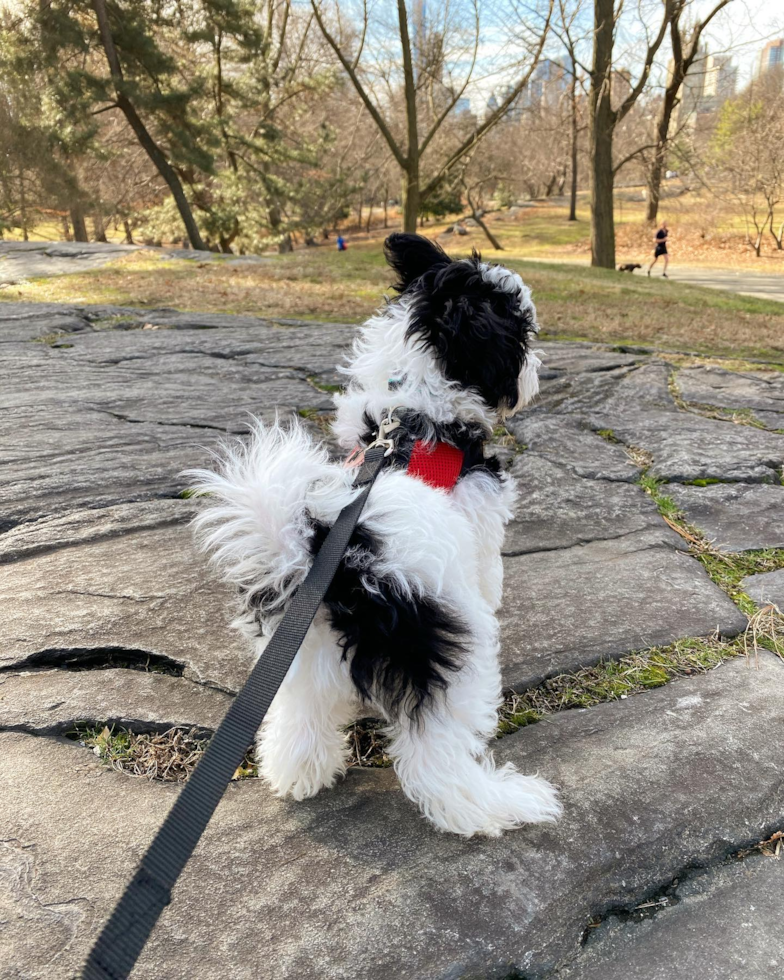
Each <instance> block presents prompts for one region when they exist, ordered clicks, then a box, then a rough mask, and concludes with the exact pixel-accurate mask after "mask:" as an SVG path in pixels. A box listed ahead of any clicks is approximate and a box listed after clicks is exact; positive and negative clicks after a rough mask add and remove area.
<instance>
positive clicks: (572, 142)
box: [556, 0, 584, 221]
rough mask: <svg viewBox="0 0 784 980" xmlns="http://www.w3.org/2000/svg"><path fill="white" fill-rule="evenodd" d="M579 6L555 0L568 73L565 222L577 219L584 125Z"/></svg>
mask: <svg viewBox="0 0 784 980" xmlns="http://www.w3.org/2000/svg"><path fill="white" fill-rule="evenodd" d="M582 8H583V2H582V0H576V2H575V3H574V4H573V5H572V6H571V8H570V7H569V6H568V5H567V3H566V0H558V12H559V17H558V25H557V28H556V33H557V34H558V37H559V38H560V40H561V43H562V44H563V46H564V48H565V49H566V53H567V55H568V58H569V63H568V65H567V71H568V72H569V158H570V171H571V181H570V186H569V218H568V220H569V221H577V184H578V157H579V145H578V143H579V137H580V132H581V131H582V129H583V128H584V127H583V126H582V125H581V124H580V94H578V86H580V78H579V75H578V62H577V46H578V44H579V43H580V41H581V40H582V39H583V38H581V37H579V36H578V31H579V24H580V21H581V14H582Z"/></svg>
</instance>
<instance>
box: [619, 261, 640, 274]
mask: <svg viewBox="0 0 784 980" xmlns="http://www.w3.org/2000/svg"><path fill="white" fill-rule="evenodd" d="M635 269H642V266H641V265H640V263H639V262H627V263H626V264H625V265H619V266H618V272H634V270H635Z"/></svg>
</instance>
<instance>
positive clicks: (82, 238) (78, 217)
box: [71, 201, 90, 242]
mask: <svg viewBox="0 0 784 980" xmlns="http://www.w3.org/2000/svg"><path fill="white" fill-rule="evenodd" d="M71 227H72V228H73V240H74V241H75V242H89V241H90V236H89V235H88V234H87V222H86V221H85V220H84V208H83V207H82V205H81V202H79V201H77V202H76V203H75V204H72V205H71Z"/></svg>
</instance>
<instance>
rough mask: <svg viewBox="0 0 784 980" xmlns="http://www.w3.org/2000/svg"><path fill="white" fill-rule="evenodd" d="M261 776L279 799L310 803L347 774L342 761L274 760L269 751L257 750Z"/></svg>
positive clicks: (341, 759)
mask: <svg viewBox="0 0 784 980" xmlns="http://www.w3.org/2000/svg"><path fill="white" fill-rule="evenodd" d="M256 761H257V762H258V766H259V775H260V776H261V777H262V778H263V779H264V780H265V781H266V782H267V784H268V785H269V787H270V789H271V790H272V792H273V793H274V794H275V795H276V796H284V797H288V798H289V799H292V800H307V799H310V798H311V797H312V796H315V795H316V794H317V793H318V792H319V791H320V790H322V789H331V788H332V787H333V786H334V785H335V783H336V782H337V780H338V778H339V777H340V776H342V775H343V774H344V773H345V771H346V764H345V761H344V760H343V758H342V757H341V758H339V759H312V758H307V759H298V760H295V759H294V758H292V757H291V756H289V757H287V758H274V757H273V756H272V755H271V754H270V753H269V752H264V751H263V750H262V751H261V752H259V751H257V753H256Z"/></svg>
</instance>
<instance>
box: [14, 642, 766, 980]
mask: <svg viewBox="0 0 784 980" xmlns="http://www.w3.org/2000/svg"><path fill="white" fill-rule="evenodd" d="M782 681H784V664H782V663H781V661H779V660H778V659H777V658H774V657H772V656H770V655H768V654H763V655H762V656H761V657H760V665H759V669H754V668H753V667H750V666H749V665H748V664H747V663H746V662H745V661H744V660H738V661H735V662H734V663H732V664H729V665H725V666H724V667H722V668H721V669H719V670H716V671H712V672H711V673H709V674H707V675H703V676H701V677H697V678H693V679H688V680H682V681H677V682H674V683H672V684H669V685H667V686H665V687H663V688H660V689H658V690H656V691H653V692H650V693H648V694H644V695H640V696H637V697H634V698H629V699H628V700H626V701H622V702H616V703H614V704H606V705H601V706H599V707H596V708H592V709H590V710H588V711H572V712H565V713H563V714H561V715H559V716H557V717H555V718H554V719H552V720H551V721H550V722H548V723H540V724H539V725H534V726H531V727H529V728H527V729H525V730H523V731H521V732H519V733H518V734H517V735H513V736H509V737H507V738H505V739H503V740H501V741H500V742H499V743H498V746H499V747H498V752H497V754H498V756H499V757H500V759H502V760H504V761H505V760H512V761H514V762H515V763H517V764H518V765H519V766H520V767H521V769H522V770H523V771H528V772H532V771H535V770H538V771H539V772H540V773H541V774H542V775H544V776H547V777H548V778H550V779H552V780H553V781H554V782H555V783H556V784H557V785H558V786H559V787H560V788H561V792H562V796H563V799H564V802H565V815H564V818H563V820H562V822H561V823H560V825H558V826H557V827H547V828H541V827H530V828H526V829H523V830H519V831H516V832H514V833H511V834H507V835H505V836H504V837H502V838H500V839H496V840H480V839H474V840H469V841H466V840H462V839H458V838H455V837H453V836H449V835H446V834H440V833H437V832H435V831H433V830H432V829H431V828H430V827H429V826H428V825H427V824H425V823H424V821H423V820H422V819H421V818H420V817H419V815H418V814H417V812H416V810H415V809H414V807H413V806H412V805H411V804H410V803H409V802H408V801H407V800H406V799H405V798H404V797H403V795H402V793H401V792H400V790H399V788H398V786H397V783H396V779H395V776H394V773H393V772H392V771H391V770H376V771H357V770H352V771H350V772H349V775H348V777H347V779H346V780H345V782H343V783H342V784H340V785H339V786H338V787H336V789H335V790H333V791H331V792H328V793H325V794H323V795H321V796H319V797H317V798H316V799H314V800H312V801H308V802H305V803H293V802H283V801H280V800H276V799H274V798H272V797H271V796H270V794H269V792H268V791H267V789H266V788H265V787H264V785H263V784H262V783H261V782H260V781H258V780H243V781H242V783H241V784H235V785H233V786H232V787H230V789H229V791H228V793H227V795H226V796H225V798H224V799H223V801H222V802H221V804H220V806H219V807H218V810H217V812H216V814H215V817H214V818H213V821H212V823H211V824H210V826H209V827H208V828H207V831H206V834H205V836H204V838H203V840H202V842H201V843H200V845H199V847H198V848H197V850H196V853H195V855H194V857H193V859H192V861H191V863H190V864H189V866H188V867H187V869H186V871H185V873H184V875H183V877H182V879H181V881H180V883H179V884H178V886H177V887H176V889H175V892H174V901H173V904H172V905H170V906H169V907H168V908H167V909H166V910H165V911H164V913H163V915H162V917H161V920H160V922H159V924H158V926H157V927H156V929H155V931H154V933H153V936H152V939H151V941H150V944H149V946H148V947H147V949H146V950H145V952H144V953H143V955H142V958H141V959H140V961H139V963H138V965H137V967H136V969H135V971H134V978H135V980H160V978H161V977H166V978H167V980H186V978H188V980H190V978H193V977H198V978H199V980H224V978H225V977H232V978H233V980H273V978H274V980H301V978H303V977H320V978H323V980H389V978H390V977H395V978H396V980H422V978H423V977H427V978H428V980H458V978H463V980H465V978H473V980H478V978H482V980H490V978H501V977H508V976H509V975H510V973H512V972H513V971H514V970H517V971H518V972H520V973H523V974H524V975H525V976H526V977H529V978H531V980H539V978H541V977H543V976H545V975H547V974H548V973H549V972H551V971H552V970H553V969H554V968H556V967H557V966H559V965H560V964H562V963H563V961H564V959H565V958H566V957H567V956H568V955H569V954H571V952H572V951H573V950H574V949H575V947H576V946H577V943H578V940H579V937H580V935H581V933H582V932H583V930H584V927H585V925H586V924H587V922H588V920H589V918H590V917H591V916H594V915H597V914H602V913H604V912H606V911H607V910H608V909H610V908H613V907H616V908H618V907H620V908H628V907H634V906H635V905H637V904H638V903H639V902H640V901H641V900H642V898H643V897H644V896H645V895H647V894H650V893H651V890H653V889H656V888H657V887H660V886H663V885H665V884H667V883H668V882H670V881H672V879H673V878H674V877H677V876H678V875H679V874H680V873H681V871H682V870H683V869H684V868H686V867H689V866H692V865H694V864H698V863H702V864H707V863H711V862H717V861H719V860H720V859H721V858H722V857H723V856H724V855H725V854H727V853H729V852H731V851H734V850H737V849H738V848H739V847H742V846H745V845H746V844H748V843H751V842H752V841H754V840H758V839H760V838H761V837H762V836H763V835H764V831H765V830H766V829H767V828H769V827H770V826H771V825H772V824H773V823H774V822H775V821H780V820H781V812H782V809H781V808H782V804H783V803H784V799H783V796H782V762H781V759H780V758H779V754H778V753H775V752H772V751H771V750H770V746H772V745H777V744H780V742H781V740H782V738H784V711H782V706H783V703H782V699H783V698H784V683H782ZM0 781H2V784H3V786H4V787H6V789H5V791H4V833H3V836H4V838H5V844H4V845H3V848H2V851H0V854H1V855H2V858H0V860H2V862H3V867H4V869H5V870H6V872H7V874H6V875H0V880H2V881H3V882H4V883H5V887H6V890H5V891H4V892H3V899H2V902H3V915H2V918H3V920H4V921H7V922H8V923H9V924H10V928H9V929H8V930H7V931H6V938H5V940H4V941H5V943H6V949H5V956H4V963H5V964H9V965H10V966H9V967H8V968H9V969H10V970H12V971H14V972H11V974H10V975H11V976H13V977H22V976H23V977H25V980H50V978H52V976H53V975H56V976H71V975H72V974H73V972H74V971H75V970H76V968H77V967H78V964H79V962H80V960H81V958H82V957H83V956H84V954H85V953H86V951H87V949H88V948H89V945H90V942H91V940H92V938H93V937H94V936H95V934H96V931H97V929H98V928H99V926H100V924H101V922H102V921H103V919H104V917H105V916H106V915H107V914H108V911H109V909H110V908H111V906H112V904H113V902H114V901H115V900H116V898H117V897H118V896H119V894H120V892H121V890H122V887H123V885H124V883H125V881H126V880H127V878H128V877H129V876H130V874H131V872H132V870H133V869H134V866H135V864H136V861H137V860H138V858H139V856H140V854H141V853H142V851H143V849H144V848H145V846H146V844H147V843H148V842H149V841H150V839H151V838H152V836H153V834H154V832H155V830H156V829H157V827H158V826H159V824H160V822H161V820H162V819H163V817H164V815H165V814H166V812H167V811H168V809H169V807H170V806H171V804H172V801H173V800H174V798H175V796H176V795H177V788H176V787H174V786H172V785H170V784H160V783H158V784H153V783H150V782H147V781H145V780H142V779H133V778H129V777H127V776H124V775H122V774H119V773H114V772H111V771H107V770H106V769H102V768H101V767H100V765H99V763H98V761H97V760H96V759H95V757H94V756H93V755H92V754H91V753H88V752H86V751H85V750H84V749H81V748H80V747H79V746H77V745H75V744H65V743H63V742H58V741H56V740H51V739H41V738H38V737H35V736H30V735H25V734H20V733H6V734H3V735H0ZM98 815H100V816H98ZM63 908H67V909H70V912H69V914H68V916H67V917H66V918H64V917H62V916H58V915H57V912H58V911H59V910H60V909H63ZM31 933H34V935H35V942H32V941H31V939H30V936H31ZM53 964H54V966H53ZM53 971H54V972H53Z"/></svg>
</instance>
